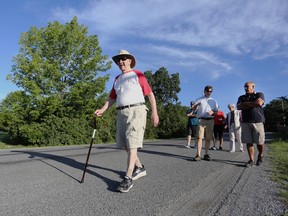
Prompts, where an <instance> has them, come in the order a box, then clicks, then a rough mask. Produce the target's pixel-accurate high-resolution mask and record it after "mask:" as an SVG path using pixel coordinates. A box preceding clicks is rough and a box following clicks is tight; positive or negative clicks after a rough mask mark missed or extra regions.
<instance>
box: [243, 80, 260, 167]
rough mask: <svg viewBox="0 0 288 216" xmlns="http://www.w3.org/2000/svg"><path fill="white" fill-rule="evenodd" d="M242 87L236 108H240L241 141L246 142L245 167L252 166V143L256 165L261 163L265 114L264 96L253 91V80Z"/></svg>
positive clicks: (253, 164)
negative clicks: (256, 156)
mask: <svg viewBox="0 0 288 216" xmlns="http://www.w3.org/2000/svg"><path fill="white" fill-rule="evenodd" d="M244 89H245V92H246V94H244V95H241V96H240V97H239V98H238V101H237V109H238V110H242V122H241V129H242V133H241V139H242V143H246V144H247V150H248V155H249V161H248V162H247V163H246V167H254V166H255V160H254V146H253V143H255V144H256V145H257V149H258V158H257V162H256V165H258V166H259V165H261V164H262V162H263V157H264V142H265V131H264V122H265V116H264V112H263V109H262V107H263V105H264V101H265V97H264V94H263V93H262V92H255V84H254V83H253V82H246V83H245V84H244Z"/></svg>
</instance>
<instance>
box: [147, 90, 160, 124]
mask: <svg viewBox="0 0 288 216" xmlns="http://www.w3.org/2000/svg"><path fill="white" fill-rule="evenodd" d="M147 97H148V99H149V102H150V104H151V109H152V114H151V118H152V123H153V126H154V127H157V125H158V123H159V117H158V112H157V105H156V100H155V96H154V93H153V92H152V91H151V92H150V93H149V94H148V95H147Z"/></svg>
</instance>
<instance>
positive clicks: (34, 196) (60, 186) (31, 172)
mask: <svg viewBox="0 0 288 216" xmlns="http://www.w3.org/2000/svg"><path fill="white" fill-rule="evenodd" d="M185 143H186V140H185V139H173V140H157V141H147V142H145V144H144V148H143V149H142V150H140V153H139V156H140V159H141V160H142V162H143V164H144V165H145V167H146V170H147V176H145V177H143V178H140V179H138V180H137V181H134V186H133V188H132V189H131V190H130V191H129V193H119V192H116V187H117V186H118V184H119V182H120V181H121V178H120V176H122V175H123V174H124V173H125V168H126V153H125V152H124V151H123V150H118V149H116V148H115V145H114V144H101V145H93V148H92V152H91V156H90V161H89V166H88V170H87V173H86V176H85V181H84V183H82V184H81V183H80V179H81V177H82V173H83V167H84V164H85V160H86V156H87V152H88V145H81V146H67V147H51V148H29V149H11V150H0V179H1V180H0V182H1V183H0V215H1V216H4V215H5V216H18V215H19V216H20V215H21V216H22V215H25V216H26V215H27V216H28V215H29V216H32V215H35V216H36V215H37V216H39V215H45V216H46V215H51V216H52V215H53V216H58V215H59V216H63V215H75V216H76V215H77V216H81V215H93V216H94V215H101V216H102V215H137V216H138V215H173V216H174V215H266V213H267V212H268V213H269V212H270V213H269V214H270V215H277V214H280V213H279V212H281V211H283V209H282V210H281V211H279V210H277V209H278V208H283V206H281V204H280V203H279V202H278V201H277V196H276V192H275V190H276V189H275V184H274V183H273V182H271V181H269V179H268V178H267V176H268V175H269V172H270V171H269V169H268V168H267V167H269V166H268V162H267V161H264V165H263V166H262V167H255V168H250V169H247V168H245V166H244V165H245V162H246V161H247V160H248V156H247V152H244V153H241V152H236V153H229V152H228V148H229V147H228V146H229V144H228V142H227V141H225V144H224V150H222V151H219V150H217V151H213V150H211V151H210V155H211V158H212V161H210V162H209V161H204V160H202V161H200V162H194V161H192V158H193V157H194V155H195V152H196V150H195V149H186V148H184V145H185ZM203 151H204V150H203ZM266 151H267V148H266ZM259 181H260V182H259ZM261 181H263V183H262V182H261ZM263 184H265V185H266V186H267V184H268V189H267V188H266V187H265V190H264V189H263V188H262V189H261V187H262V186H261V185H263ZM269 184H270V185H269ZM259 187H260V188H259ZM259 191H260V192H259ZM275 200H276V201H277V202H276V201H275ZM263 202H264V203H265V202H266V203H265V204H264V205H262V204H261V203H263ZM275 202H276V204H275ZM269 203H270V204H269ZM278 204H279V205H278ZM279 206H280V207H279ZM274 208H275V209H274ZM276 208H277V209H276ZM271 209H272V210H271ZM255 211H256V212H255ZM257 212H259V214H258V213H257ZM271 212H272V213H271ZM275 212H276V213H275ZM255 213H256V214H255ZM268 213H267V215H268ZM274 213H275V214H274Z"/></svg>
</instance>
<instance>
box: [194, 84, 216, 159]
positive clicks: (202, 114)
mask: <svg viewBox="0 0 288 216" xmlns="http://www.w3.org/2000/svg"><path fill="white" fill-rule="evenodd" d="M212 92H213V88H212V86H205V88H204V96H202V97H200V98H198V99H197V100H196V108H198V113H197V117H198V119H199V124H198V130H197V144H198V148H197V155H196V156H195V157H194V160H195V161H200V160H201V150H202V139H203V138H204V134H205V155H204V160H207V161H211V158H210V155H209V154H208V151H209V148H210V140H213V136H214V135H213V129H214V116H215V115H216V114H217V112H218V107H219V106H218V103H217V101H216V100H214V99H213V98H211V94H212Z"/></svg>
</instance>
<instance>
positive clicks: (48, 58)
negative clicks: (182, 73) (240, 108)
mask: <svg viewBox="0 0 288 216" xmlns="http://www.w3.org/2000/svg"><path fill="white" fill-rule="evenodd" d="M19 45H20V49H19V53H18V54H17V55H16V56H15V57H13V65H12V69H11V73H10V74H9V75H8V76H7V79H8V80H10V81H11V82H13V83H14V84H15V85H16V86H18V87H20V89H21V90H18V91H15V92H11V93H10V94H8V95H7V96H6V98H5V99H3V100H2V101H1V104H0V130H2V131H7V132H8V133H9V136H10V139H11V142H12V143H14V144H22V145H27V146H28V145H32V146H53V145H71V144H86V143H89V141H90V137H91V131H92V127H93V119H91V118H93V113H94V110H95V109H96V108H98V107H101V106H102V104H103V103H104V101H105V100H106V98H107V96H108V94H109V93H108V92H105V87H106V82H107V81H108V80H109V78H110V76H109V74H105V73H106V72H107V71H108V70H109V69H110V68H111V64H112V61H111V60H109V58H108V56H107V55H103V54H102V49H101V47H100V45H99V41H98V38H97V35H88V28H87V27H85V26H84V25H80V24H79V23H78V21H77V17H74V18H73V19H72V20H71V21H70V22H67V23H66V24H60V23H59V22H57V21H55V22H53V23H48V25H47V27H45V28H44V27H43V28H39V29H38V28H36V27H32V28H30V29H29V30H28V31H27V32H24V33H22V34H21V37H20V41H19ZM144 74H145V76H146V77H147V80H148V82H149V83H150V85H151V87H152V89H153V92H154V93H155V97H156V100H157V106H158V114H159V117H160V119H161V122H160V125H159V127H157V128H154V127H152V125H151V121H150V119H149V118H150V115H149V114H148V121H147V129H146V133H145V138H146V139H151V138H171V137H183V136H185V133H186V123H187V117H186V115H185V114H186V110H187V109H188V108H189V107H186V106H182V105H181V103H180V102H178V96H177V94H178V93H179V92H180V91H181V88H180V78H179V73H174V74H171V75H170V74H169V72H168V71H167V69H166V68H165V67H161V68H159V69H158V70H157V71H155V72H152V71H145V72H144ZM282 99H283V98H282ZM284 99H285V100H281V103H283V101H284V103H285V104H284V107H287V98H285V97H284ZM279 100H280V99H279ZM279 100H275V101H272V102H271V105H270V104H268V105H267V106H266V107H267V108H266V113H267V112H268V113H269V115H268V116H267V115H266V116H267V117H268V121H269V122H271V126H269V129H273V127H274V124H276V122H275V121H276V120H275V118H276V119H278V118H279V119H280V117H279V116H278V115H280V114H279V112H278V104H277V103H278V102H279ZM147 104H149V103H147ZM276 104H277V105H276ZM148 106H149V105H148ZM284 111H285V112H284ZM284 111H283V112H282V113H281V114H282V115H281V119H282V118H283V115H285V116H287V111H286V110H284ZM271 112H273V115H271ZM274 114H275V115H274ZM270 117H271V119H270ZM115 121H116V111H115V109H113V108H111V109H109V110H108V111H107V112H106V113H105V115H104V116H103V117H102V118H97V125H98V127H97V131H98V133H96V137H95V142H96V143H107V142H114V141H115V132H116V125H115ZM285 121H287V119H286V120H285ZM286 124H287V122H286Z"/></svg>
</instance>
